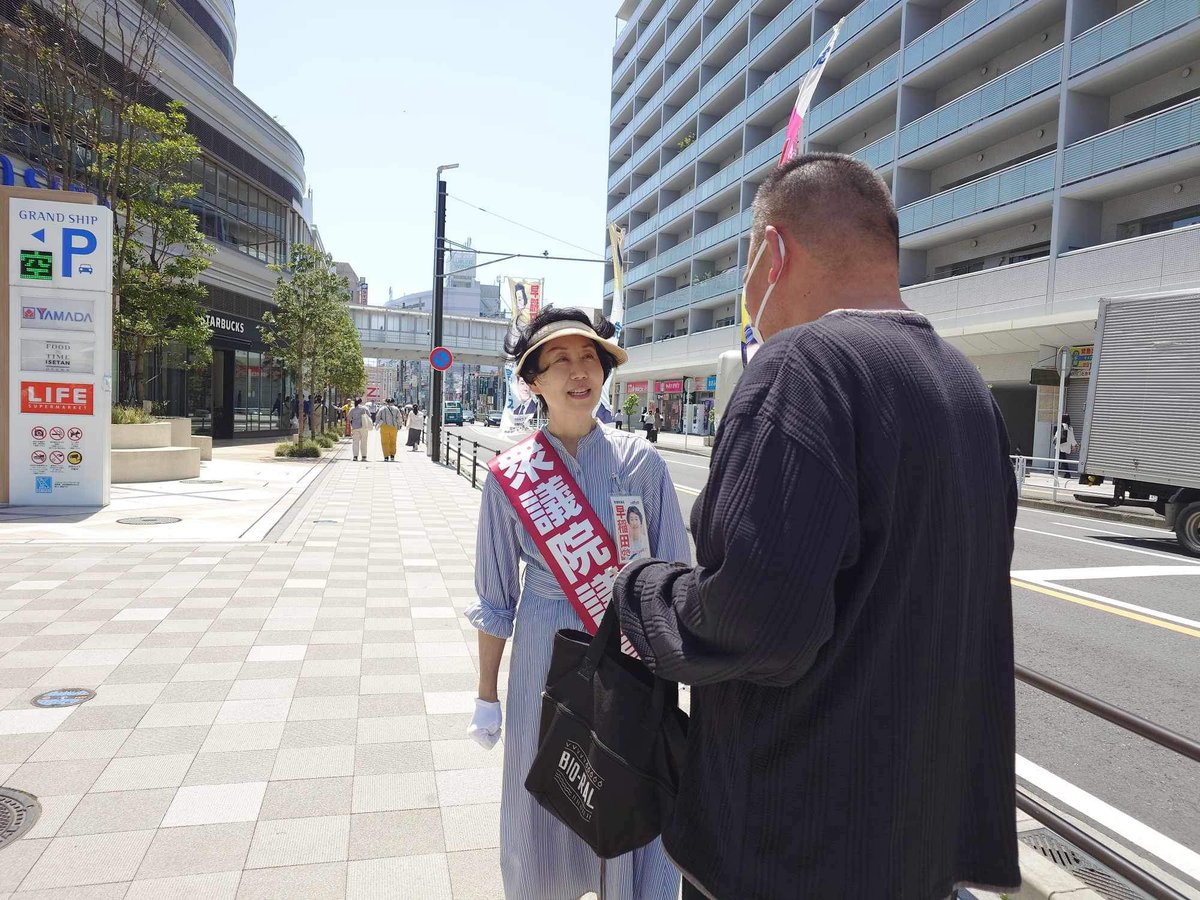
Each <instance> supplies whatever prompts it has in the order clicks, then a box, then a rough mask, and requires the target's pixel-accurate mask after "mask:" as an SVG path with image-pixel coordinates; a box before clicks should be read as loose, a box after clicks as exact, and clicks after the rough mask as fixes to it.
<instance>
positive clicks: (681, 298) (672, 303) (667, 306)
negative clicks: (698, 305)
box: [654, 284, 692, 313]
mask: <svg viewBox="0 0 1200 900" xmlns="http://www.w3.org/2000/svg"><path fill="white" fill-rule="evenodd" d="M691 300H692V286H691V285H690V284H689V285H686V286H685V287H681V288H680V289H679V290H677V291H671V293H669V294H663V295H662V296H661V297H656V298H655V300H654V312H655V313H665V312H671V311H672V310H676V309H680V308H682V307H684V306H687V305H688V303H690V302H691Z"/></svg>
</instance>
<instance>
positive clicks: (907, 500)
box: [613, 153, 1021, 900]
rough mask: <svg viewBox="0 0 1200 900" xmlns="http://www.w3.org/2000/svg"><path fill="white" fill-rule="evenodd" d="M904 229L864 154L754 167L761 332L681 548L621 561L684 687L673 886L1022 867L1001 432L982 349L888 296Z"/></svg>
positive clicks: (771, 891) (757, 886) (751, 301)
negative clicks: (974, 355)
mask: <svg viewBox="0 0 1200 900" xmlns="http://www.w3.org/2000/svg"><path fill="white" fill-rule="evenodd" d="M898 247H899V226H898V223H897V217H896V210H895V206H894V205H893V203H892V199H891V195H890V193H889V191H888V188H887V185H885V184H884V182H883V181H882V180H881V179H880V178H879V176H878V175H876V174H875V173H874V171H873V170H872V169H871V168H870V167H869V166H867V165H865V164H863V163H861V162H859V161H858V160H855V159H853V158H851V157H848V156H842V155H840V154H826V153H814V154H808V155H805V156H801V157H799V158H797V159H795V160H793V161H791V162H789V163H787V164H785V165H784V166H782V167H780V168H779V169H777V170H776V171H775V172H773V173H772V174H770V175H769V176H768V177H767V179H766V180H765V181H764V182H763V185H762V186H761V187H760V188H759V191H758V195H757V197H756V199H755V201H754V206H753V220H752V225H751V232H750V253H749V258H750V260H751V261H752V263H751V265H750V267H749V269H748V274H747V280H746V287H745V298H746V304H747V308H748V309H749V311H750V313H751V314H752V315H753V317H754V330H755V332H756V333H757V334H758V335H759V336H760V340H763V339H765V343H763V344H762V345H761V346H760V348H759V350H758V352H757V354H756V355H755V356H754V358H753V359H752V360H751V361H750V363H749V365H748V366H747V368H746V370H745V372H744V373H743V374H742V377H741V379H740V381H739V382H738V384H737V387H736V388H735V390H734V393H733V397H732V398H731V399H730V402H729V406H728V408H727V409H726V411H725V414H724V416H723V417H722V428H721V434H720V437H719V439H718V443H717V446H716V448H715V450H714V454H713V460H712V465H711V468H710V474H709V478H708V484H707V486H706V487H705V489H704V491H703V493H702V494H701V495H700V498H699V500H698V501H697V504H696V507H695V510H694V512H693V515H692V532H693V535H694V537H695V540H696V559H697V562H698V565H697V566H696V567H695V568H688V567H685V566H681V565H679V564H678V563H670V562H657V561H654V560H648V561H638V562H634V563H632V564H631V565H629V566H628V567H626V568H625V569H623V570H622V572H621V574H620V576H619V577H618V578H617V581H616V583H615V588H614V595H613V597H614V602H617V603H619V604H620V610H621V626H622V629H623V631H624V632H625V635H626V637H627V638H628V639H629V641H630V642H631V643H632V644H633V646H634V648H635V649H636V650H637V652H638V653H639V654H640V655H641V658H642V660H643V661H644V662H645V663H646V664H647V665H648V666H649V667H650V668H651V669H653V670H654V671H655V674H657V675H659V676H661V677H663V678H667V679H673V680H676V681H680V682H683V683H686V684H692V685H696V687H695V688H694V690H693V691H692V693H691V704H692V705H691V711H692V718H691V726H690V729H689V731H688V736H687V741H688V752H687V764H686V766H685V768H684V770H683V772H682V774H681V784H680V790H679V794H678V800H677V804H676V806H675V809H674V813H673V818H672V820H671V823H670V824H669V825H668V827H667V828H666V830H665V832H664V835H663V843H664V845H665V846H666V849H667V852H668V853H670V855H671V859H672V860H674V861H675V862H676V863H677V864H678V865H679V867H680V869H681V870H682V871H683V873H684V877H685V880H686V882H687V884H686V886H685V888H684V892H683V893H684V897H687V898H699V897H720V898H738V900H754V898H760V900H765V898H779V897H806V898H809V897H811V898H832V897H839V898H840V897H887V898H889V900H945V898H947V897H949V896H950V894H951V891H953V890H955V889H956V888H957V887H959V886H965V885H971V884H979V885H987V886H991V887H993V888H996V889H1004V888H1006V887H1009V886H1011V887H1016V886H1017V885H1019V884H1020V881H1021V874H1020V871H1019V870H1018V867H1017V840H1016V829H1015V826H1014V822H1015V819H1014V816H1013V797H1014V796H1015V785H1014V780H1015V779H1014V770H1013V755H1014V752H1015V710H1014V689H1013V629H1012V589H1011V585H1010V583H1009V566H1010V563H1011V558H1012V549H1013V526H1014V523H1015V519H1016V483H1015V481H1014V479H1013V476H1012V468H1011V466H1010V465H1009V460H1008V452H1009V450H1008V438H1007V435H1006V433H1005V429H1004V420H1003V417H1002V416H1001V414H1000V411H999V409H998V408H997V406H996V404H995V401H994V400H993V399H992V396H991V393H990V392H989V390H988V387H987V385H986V384H985V383H984V382H983V380H982V379H981V378H980V376H979V373H978V371H977V370H976V369H975V367H974V366H973V365H972V364H971V363H970V362H968V361H967V359H966V358H965V357H964V356H963V355H962V354H961V353H959V352H958V351H957V350H955V349H954V348H952V347H951V346H950V345H949V344H947V343H946V342H945V341H944V340H942V338H941V337H939V336H938V334H937V332H936V331H935V330H934V329H933V327H932V326H931V325H930V323H929V321H928V320H927V319H926V318H925V317H924V316H921V315H919V314H917V313H914V312H912V311H911V310H909V309H907V308H906V307H905V306H904V303H903V301H902V300H901V297H900V288H899V272H898V264H897V257H898V255H899V254H898ZM772 298H774V302H773V303H772V302H770V301H771V300H772ZM947 435H954V439H953V440H946V436H947ZM968 511H969V512H968ZM651 521H653V520H651Z"/></svg>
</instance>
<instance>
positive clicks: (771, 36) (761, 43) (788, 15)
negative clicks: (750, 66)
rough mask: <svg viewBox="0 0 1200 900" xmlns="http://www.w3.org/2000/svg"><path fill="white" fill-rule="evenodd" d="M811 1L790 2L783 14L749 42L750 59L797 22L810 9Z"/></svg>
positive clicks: (798, 0) (797, 0) (796, 0)
mask: <svg viewBox="0 0 1200 900" xmlns="http://www.w3.org/2000/svg"><path fill="white" fill-rule="evenodd" d="M812 5H813V0H792V2H791V3H789V4H788V5H787V6H785V7H784V9H783V12H781V13H780V14H779V15H777V16H776V17H775V18H774V19H772V20H771V22H770V24H768V25H767V27H766V28H764V29H763V30H762V31H760V32H759V33H758V34H756V35H755V36H754V37H753V38H751V40H750V58H751V59H754V58H755V57H756V56H758V54H760V53H762V52H763V51H764V50H766V49H767V48H768V47H770V46H771V45H772V44H773V43H775V40H776V38H778V37H779V36H780V35H781V34H783V33H784V32H785V31H787V30H788V29H789V28H791V27H792V26H793V25H794V24H796V22H798V21H799V20H800V18H801V16H803V15H804V14H805V13H806V12H808V11H809V10H810V9H812Z"/></svg>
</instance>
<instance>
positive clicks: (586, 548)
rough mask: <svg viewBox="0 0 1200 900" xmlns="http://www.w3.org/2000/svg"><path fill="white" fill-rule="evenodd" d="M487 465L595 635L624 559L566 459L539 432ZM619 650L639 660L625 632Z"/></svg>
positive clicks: (548, 565)
mask: <svg viewBox="0 0 1200 900" xmlns="http://www.w3.org/2000/svg"><path fill="white" fill-rule="evenodd" d="M488 468H489V469H490V470H491V472H492V474H493V475H494V476H496V480H497V481H498V482H499V483H500V487H501V489H502V490H503V491H504V496H506V497H507V498H508V502H509V503H511V504H512V505H513V509H514V510H516V512H517V518H518V519H520V520H521V524H522V525H524V526H525V530H526V531H528V532H529V536H530V537H531V538H533V542H534V543H535V544H537V548H538V551H539V552H540V553H541V554H542V559H543V560H544V561H545V563H546V566H547V567H548V568H549V569H550V571H551V572H552V573H553V574H554V578H555V580H557V581H558V586H559V587H560V588H562V592H563V593H564V594H566V595H567V599H568V600H569V601H571V606H572V607H573V608H574V610H575V612H576V614H577V615H578V616H579V619H580V621H582V622H583V627H584V628H586V629H587V632H588V634H595V633H596V629H597V628H599V627H600V619H601V618H602V617H603V616H604V611H605V610H606V609H608V604H609V601H610V600H611V599H612V589H613V582H615V581H616V580H617V572H618V571H619V569H620V562H619V560H620V557H619V556H618V555H617V545H616V544H615V543H613V539H612V537H611V536H610V535H609V533H608V531H607V530H606V529H605V527H604V524H603V523H602V522H601V521H600V517H599V516H597V515H596V511H595V510H594V509H592V507H591V504H590V503H588V501H587V498H586V497H585V496H584V495H583V491H581V490H580V489H579V485H577V484H576V483H575V479H574V478H573V477H571V472H570V470H569V469H568V468H567V465H566V463H564V462H563V460H562V457H560V456H559V455H558V453H557V452H555V450H554V448H553V447H551V446H550V445H549V443H548V442H547V441H546V440H545V439H544V438H543V437H542V433H541V432H540V431H536V432H534V433H533V434H532V435H530V436H529V437H528V438H526V439H525V440H523V441H521V442H520V443H519V444H516V445H515V446H513V447H512V448H510V449H508V450H505V451H504V452H503V453H500V454H498V455H497V456H495V457H494V458H493V459H492V461H491V462H489V463H488ZM621 649H622V650H624V651H625V652H626V653H628V654H629V655H630V656H632V657H634V658H637V653H636V651H635V650H634V649H633V645H631V644H630V643H629V640H628V638H626V637H625V636H624V635H622V636H621Z"/></svg>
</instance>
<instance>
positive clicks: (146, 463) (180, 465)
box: [111, 425, 200, 484]
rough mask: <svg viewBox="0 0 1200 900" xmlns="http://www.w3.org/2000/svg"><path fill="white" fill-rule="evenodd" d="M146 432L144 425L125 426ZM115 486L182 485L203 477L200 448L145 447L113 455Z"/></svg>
mask: <svg viewBox="0 0 1200 900" xmlns="http://www.w3.org/2000/svg"><path fill="white" fill-rule="evenodd" d="M122 427H125V428H145V427H147V426H145V425H125V426H122ZM111 456H112V483H113V484H132V483H135V482H144V481H180V480H182V479H184V478H198V477H199V476H200V448H199V447H145V448H138V449H131V450H113V451H112V454H111Z"/></svg>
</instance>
